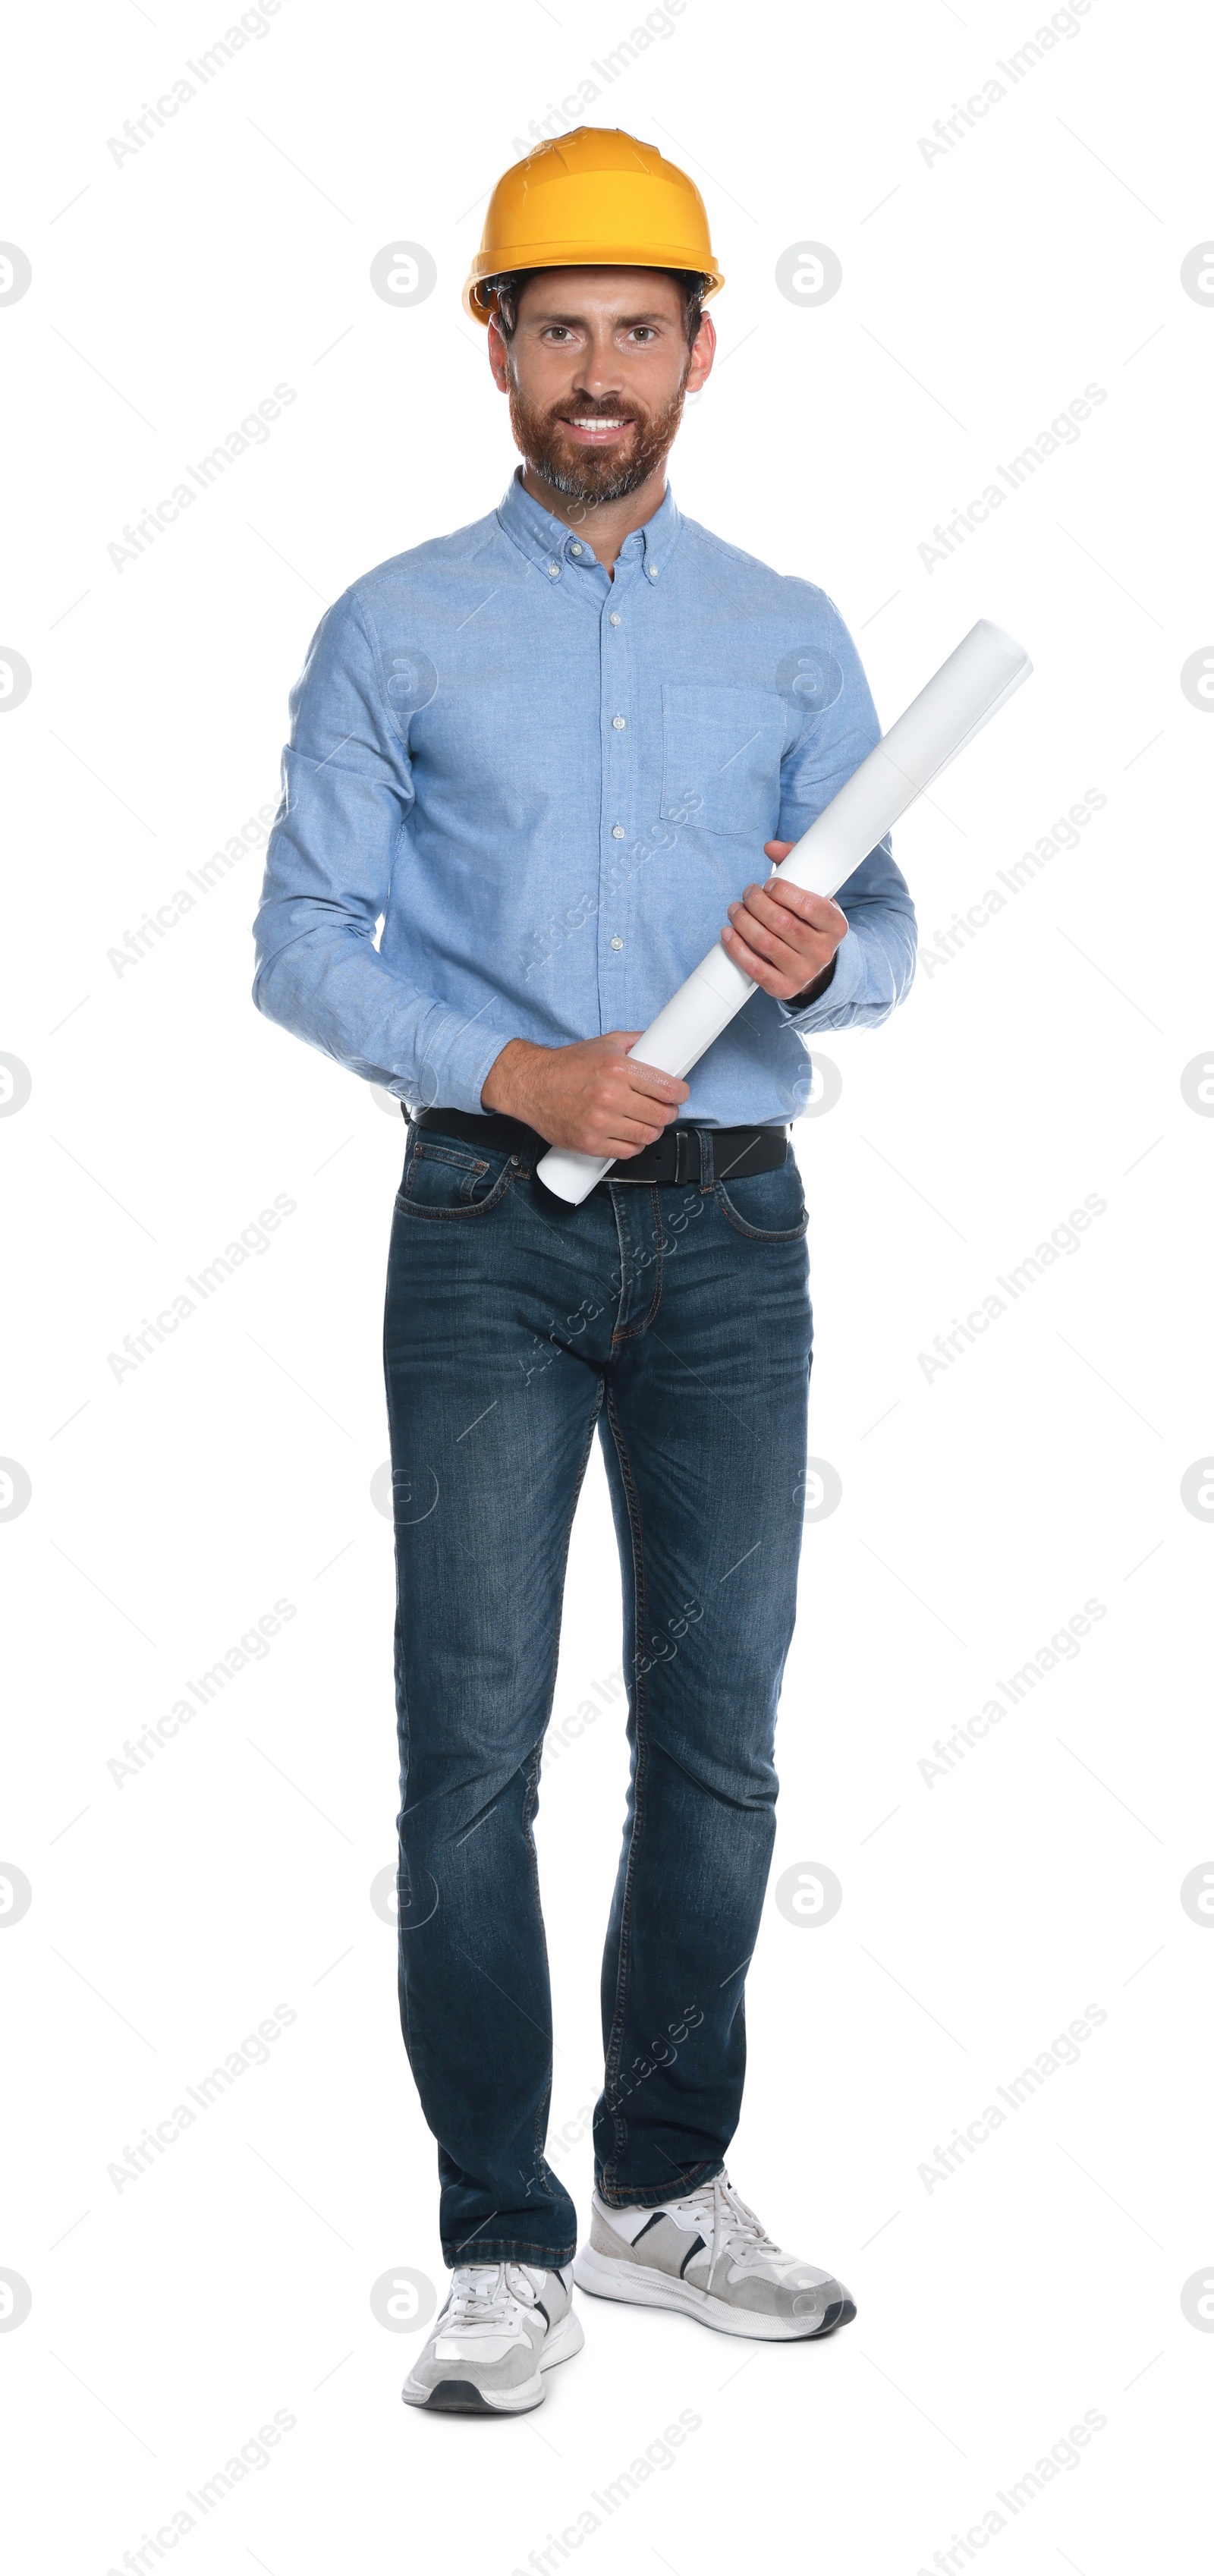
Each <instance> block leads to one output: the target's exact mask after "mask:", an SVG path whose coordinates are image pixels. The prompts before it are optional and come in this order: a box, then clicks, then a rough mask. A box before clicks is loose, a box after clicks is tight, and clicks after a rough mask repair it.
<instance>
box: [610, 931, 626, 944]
mask: <svg viewBox="0 0 1214 2576" xmlns="http://www.w3.org/2000/svg"><path fill="white" fill-rule="evenodd" d="M611 945H612V947H613V948H622V947H623V945H624V942H623V940H622V939H621V938H620V936H619V933H618V932H617V933H616V936H615V938H614V939H613V940H612V943H611Z"/></svg>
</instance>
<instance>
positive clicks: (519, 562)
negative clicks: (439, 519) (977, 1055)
mask: <svg viewBox="0 0 1214 2576" xmlns="http://www.w3.org/2000/svg"><path fill="white" fill-rule="evenodd" d="M879 732H880V727H879V726H878V723H877V718H876V713H875V711H874V707H873V702H872V698H871V696H870V694H869V689H868V684H867V681H866V680H865V677H864V673H863V670H862V668H861V664H860V660H859V656H858V654H857V652H856V649H855V646H854V644H853V643H852V640H851V637H850V636H849V634H848V633H847V630H846V628H845V627H844V625H843V622H842V620H841V618H840V616H839V614H838V611H837V609H836V608H835V607H834V605H833V602H832V601H831V600H829V599H828V598H827V597H826V595H825V593H824V592H823V591H821V590H817V589H815V587H814V585H813V584H812V583H811V582H807V581H799V580H796V579H792V578H789V577H788V576H786V575H782V574H779V573H775V572H771V571H769V570H768V568H767V566H766V565H765V564H761V563H758V562H756V561H755V559H754V557H753V556H751V555H746V554H742V553H741V552H740V551H739V549H738V548H737V547H736V546H729V545H725V544H723V543H722V540H721V539H720V538H719V537H714V536H713V535H711V534H710V532H709V530H708V529H707V528H702V527H699V526H697V524H696V522H695V521H694V520H693V519H685V518H683V517H682V516H681V515H680V513H679V511H678V510H677V509H676V507H675V503H674V498H673V495H672V494H671V493H670V492H669V491H668V492H667V494H666V498H665V500H664V501H663V502H662V505H661V508H660V509H659V510H658V511H656V512H655V515H654V516H653V518H652V519H650V520H649V521H648V523H647V525H646V526H645V527H643V528H638V529H636V530H634V531H633V533H632V535H631V536H629V537H626V538H625V540H624V544H623V546H622V548H621V551H620V555H619V558H618V561H617V563H616V568H615V579H614V581H613V580H612V579H611V578H610V576H609V575H608V573H607V572H606V571H605V570H604V569H603V567H602V566H601V565H600V564H598V563H597V562H596V561H595V558H594V555H593V553H592V552H591V548H590V544H589V540H588V539H586V538H580V537H579V536H578V534H577V532H576V530H573V529H570V528H567V527H566V526H565V524H564V522H563V521H562V520H560V519H556V518H554V517H553V516H552V515H551V513H550V512H549V511H547V510H545V509H543V508H542V507H541V506H540V504H539V503H538V502H536V501H534V500H532V498H531V496H530V494H529V493H527V492H525V491H524V490H523V487H522V484H521V482H520V481H519V479H518V476H517V475H516V477H515V479H514V480H513V482H512V483H511V484H510V487H509V489H508V491H507V493H506V496H505V499H504V500H503V502H502V505H501V508H500V509H498V510H495V511H492V512H491V513H490V515H489V516H488V518H484V519H478V520H476V521H475V522H474V524H473V525H472V526H471V527H467V528H460V529H458V530H457V531H456V533H455V534H454V535H453V536H449V537H437V538H433V539H431V540H430V541H429V542H428V543H427V544H425V545H421V546H414V547H412V548H411V549H410V551H409V552H408V553H407V554H401V555H395V556H393V558H392V560H391V562H389V563H385V564H381V565H380V566H379V568H378V570H377V571H375V572H371V573H368V574H366V575H365V576H364V578H363V579H362V580H361V581H356V582H354V583H353V584H352V586H351V588H350V589H349V590H348V591H346V593H345V594H344V596H343V597H342V598H341V599H339V600H338V601H337V602H336V604H335V606H334V607H332V608H331V609H330V610H329V611H328V613H327V615H326V616H325V617H324V618H322V620H321V623H320V625H319V626H318V628H317V630H316V633H315V635H314V637H313V639H312V643H311V645H310V647H309V650H308V657H307V661H306V663H305V665H304V668H303V672H302V674H301V676H300V678H299V680H298V682H297V683H296V686H295V688H294V690H293V691H292V695H291V740H290V744H289V746H288V748H287V750H286V751H285V753H284V755H283V797H282V801H281V803H280V806H279V810H278V815H277V818H276V820H275V823H274V827H273V830H272V832H271V835H270V842H269V848H268V850H267V854H266V873H265V884H264V887H263V891H262V900H261V907H260V910H259V912H258V915H257V922H256V930H255V936H256V945H257V973H256V978H255V981H254V986H253V994H254V999H255V1001H256V1003H257V1007H258V1009H259V1010H261V1011H264V1012H265V1014H266V1016H267V1017H268V1018H269V1019H272V1020H277V1021H279V1022H280V1023H281V1025H282V1026H283V1027H284V1028H288V1029H292V1030H294V1032H295V1034H296V1035H297V1036H298V1037H302V1038H306V1039H307V1040H308V1042H309V1044H310V1045H312V1046H315V1047H319V1048H320V1049H321V1050H322V1051H323V1052H324V1053H325V1054H326V1055H330V1056H333V1057H335V1058H336V1060H337V1062H338V1063H339V1064H344V1065H346V1066H348V1067H349V1069H350V1071H351V1072H352V1073H356V1074H360V1075H361V1076H362V1078H363V1079H364V1080H365V1081H368V1082H375V1083H379V1084H382V1085H383V1087H384V1088H385V1089H386V1090H388V1091H391V1092H394V1093H395V1094H396V1095H397V1096H398V1097H399V1098H400V1099H402V1100H406V1101H408V1102H409V1103H410V1104H411V1105H412V1106H414V1107H423V1106H424V1107H435V1106H438V1107H442V1108H450V1109H464V1110H474V1111H475V1110H479V1109H481V1108H482V1106H483V1103H482V1101H481V1086H482V1084H483V1083H484V1081H485V1079H486V1076H487V1075H488V1072H489V1069H490V1066H491V1065H492V1064H493V1062H494V1059H495V1057H496V1056H497V1055H498V1054H499V1053H500V1051H501V1049H502V1047H503V1046H505V1044H506V1041H507V1039H508V1038H512V1037H523V1038H530V1039H532V1040H534V1041H535V1042H537V1043H538V1044H539V1045H542V1046H562V1045H567V1044H568V1043H570V1041H572V1040H573V1039H577V1038H590V1037H597V1036H598V1035H599V1034H600V1033H601V1032H602V1031H604V1030H607V1029H644V1028H645V1027H647V1025H648V1023H649V1021H650V1020H651V1019H653V1018H654V1016H655V1015H656V1013H657V1012H658V1010H660V1008H661V1006H662V1004H663V1003H664V1002H666V1001H668V1000H669V999H670V996H671V994H672V993H674V992H675V991H676V990H677V988H678V986H679V985H680V984H681V983H682V982H683V980H684V978H685V976H687V975H688V974H689V973H690V971H691V969H692V967H693V966H695V965H697V964H698V963H699V960H700V958H701V957H702V956H703V955H704V954H705V952H706V951H707V950H708V949H709V948H711V947H712V945H713V943H714V941H716V940H717V939H719V937H720V933H721V929H722V925H723V923H724V922H725V920H726V906H727V904H728V903H730V902H731V901H732V900H734V899H735V898H737V897H739V896H740V895H741V894H742V892H743V890H744V888H745V887H746V886H747V885H749V884H751V883H753V882H756V881H757V882H760V883H761V882H762V880H763V878H764V877H765V876H766V875H767V873H768V862H767V860H766V859H765V858H764V856H763V844H764V842H765V841H768V840H773V839H780V840H786V841H795V840H796V839H798V838H799V836H800V834H801V833H802V832H804V831H805V830H806V829H807V828H808V826H809V824H810V823H812V822H813V820H814V817H815V816H816V815H817V814H819V813H820V812H821V810H822V808H823V806H824V805H826V804H828V803H829V801H830V798H831V797H832V796H833V795H834V793H835V791H836V789H837V788H838V787H840V786H841V785H842V783H843V781H844V779H846V778H848V777H850V775H851V773H852V771H853V770H854V769H855V768H856V767H857V766H858V764H859V762H860V761H861V760H863V758H864V757H865V754H866V753H867V752H869V751H870V750H871V749H872V746H873V744H874V743H875V742H876V741H877V739H878V735H879ZM838 899H839V902H840V904H841V906H842V909H843V911H844V912H845V913H846V915H847V917H848V921H849V924H850V928H849V931H848V935H847V937H846V938H845V939H844V941H843V942H842V945H841V947H840V948H839V950H838V952H837V956H836V962H835V970H834V975H833V978H832V980H831V983H830V985H829V987H828V988H827V990H826V991H825V992H824V993H823V994H822V995H821V997H820V998H819V1000H818V1001H817V1002H815V1003H812V1004H810V1006H809V1007H808V1008H806V1009H802V1010H799V1011H794V1010H791V1009H790V1008H789V1007H788V1005H787V1004H785V1003H783V1002H778V1001H776V1000H775V999H774V998H773V997H772V996H771V995H770V994H767V993H764V992H763V991H762V990H761V989H760V988H758V987H756V989H755V992H754V995H753V998H752V999H751V1000H750V1001H749V1002H748V1003H747V1004H746V1005H745V1007H744V1009H743V1010H742V1011H740V1012H739V1014H738V1016H737V1018H736V1019H735V1020H734V1021H733V1023H732V1025H731V1027H729V1028H728V1029H726V1030H725V1032H724V1033H723V1035H722V1036H721V1037H719V1038H718V1039H717V1040H716V1043H715V1045H714V1046H712V1047H711V1048H710V1049H709V1052H708V1054H707V1055H706V1056H704V1057H702V1058H701V1061H700V1063H699V1064H698V1065H697V1066H696V1067H695V1068H694V1070H693V1072H692V1073H691V1075H690V1076H689V1082H690V1091H691V1096H690V1099H689V1100H688V1101H687V1103H686V1104H685V1106H684V1108H683V1109H682V1110H681V1111H680V1113H679V1114H680V1116H681V1117H684V1118H693V1119H698V1120H701V1121H703V1122H704V1123H706V1124H708V1125H710V1126H738V1125H742V1124H749V1123H752V1122H753V1123H754V1124H756V1125H760V1124H780V1123H782V1122H784V1121H785V1120H787V1119H790V1118H794V1117H796V1115H797V1113H798V1111H799V1110H800V1109H802V1108H803V1107H804V1106H805V1103H806V1101H807V1099H808V1096H809V1088H810V1066H809V1063H808V1061H807V1056H806V1049H805V1045H804V1043H803V1041H804V1040H805V1039H806V1038H807V1037H808V1035H809V1034H810V1033H811V1032H813V1031H815V1030H826V1029H836V1028H842V1027H843V1026H845V1025H847V1024H849V1023H850V1022H853V1021H862V1022H865V1023H867V1024H869V1025H871V1026H874V1027H875V1026H876V1025H877V1023H878V1022H879V1021H881V1020H883V1019H885V1018H887V1017H888V1015H889V1013H890V1012H891V1011H892V1010H893V1009H894V1007H895V1005H896V1004H897V1003H898V1002H899V1001H901V999H902V998H903V995H904V994H905V993H906V991H907V990H908V987H909V985H910V982H911V978H912V975H913V973H914V955H915V916H914V911H913V908H912V905H911V901H910V896H909V894H908V892H907V888H906V884H905V881H904V879H903V877H902V876H901V874H900V873H899V871H898V869H897V868H896V867H895V865H894V862H893V860H892V858H891V856H890V853H889V844H888V842H882V843H881V844H880V846H879V848H878V849H876V850H874V851H873V852H872V853H871V855H870V856H869V857H868V858H866V859H865V860H864V862H863V864H862V865H861V866H860V867H858V868H857V869H856V871H855V873H854V875H853V876H851V877H849V879H848V881H847V884H846V885H845V886H844V887H842V888H841V889H840V893H839V898H838ZM381 923H382V935H381V936H380V938H379V943H378V946H377V944H376V933H377V929H378V928H379V925H380V924H381ZM807 980H808V979H807Z"/></svg>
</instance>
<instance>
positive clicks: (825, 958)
mask: <svg viewBox="0 0 1214 2576" xmlns="http://www.w3.org/2000/svg"><path fill="white" fill-rule="evenodd" d="M795 848H796V843H795V842H794V841H765V842H764V844H763V850H764V855H765V857H767V858H769V859H773V860H774V861H775V862H776V864H777V865H778V864H779V862H780V860H781V859H786V858H787V857H788V853H789V851H790V850H792V849H795ZM846 936H847V922H846V919H845V917H844V915H843V914H842V913H841V912H840V910H839V907H838V904H837V903H832V902H831V899H830V896H829V895H825V894H807V892H806V890H805V888H804V886H798V885H785V884H784V883H783V882H782V881H781V879H780V878H779V877H769V878H768V880H767V882H766V884H765V885H749V886H747V888H746V892H745V894H744V895H743V896H742V898H741V900H740V902H738V903H731V904H730V906H729V926H728V928H727V929H725V930H723V931H722V933H721V939H722V943H723V945H724V948H725V952H726V955H727V956H729V957H732V959H733V961H734V964H735V966H740V967H741V968H742V970H743V973H744V974H747V975H752V976H753V977H754V980H755V983H756V984H761V985H762V987H763V990H764V992H765V993H774V995H775V997H776V999H777V1001H780V1002H792V1001H796V1000H797V999H798V998H800V997H801V996H807V994H808V988H809V986H810V985H812V984H816V983H817V982H818V980H819V978H820V977H824V976H826V975H827V974H828V973H829V970H830V968H831V966H832V965H833V964H834V957H835V950H836V949H837V947H838V946H839V942H840V940H842V939H844V938H846Z"/></svg>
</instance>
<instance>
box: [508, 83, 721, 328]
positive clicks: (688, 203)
mask: <svg viewBox="0 0 1214 2576" xmlns="http://www.w3.org/2000/svg"><path fill="white" fill-rule="evenodd" d="M517 268H681V269H691V270H695V271H698V272H699V274H700V275H702V276H706V277H708V278H710V279H711V281H712V282H711V284H710V285H709V286H707V287H706V288H705V290H704V299H705V302H707V300H708V297H709V296H710V295H715V294H716V292H717V288H718V287H719V286H723V285H724V283H725V280H724V277H723V275H722V273H721V270H720V269H719V268H718V266H717V263H716V260H715V259H714V257H713V254H712V249H711V246H710V243H709V239H708V217H707V215H706V213H705V211H704V200H703V198H702V196H701V195H700V191H699V189H698V188H697V187H696V184H695V182H694V180H693V179H689V178H688V176H687V173H686V171H685V170H680V169H678V168H676V166H675V163H674V162H673V161H666V160H664V159H663V157H662V154H661V153H660V152H659V150H658V148H657V145H656V144H655V143H638V142H637V140H636V137H635V135H632V134H623V133H621V131H620V129H619V128H618V126H617V127H612V128H609V127H607V126H602V125H579V126H578V128H577V130H576V132H575V133H573V134H562V135H560V136H558V138H557V140H556V142H555V143H541V144H540V145H539V146H538V147H537V149H536V150H535V151H534V152H529V153H528V155H527V158H526V160H525V161H516V162H515V164H514V167H513V169H510V170H507V171H506V172H505V173H504V175H503V176H502V177H501V178H500V179H499V180H498V183H497V186H496V188H495V189H494V191H493V194H492V196H491V197H490V199H489V211H488V213H487V215H486V217H485V229H484V233H483V235H482V237H481V246H480V249H479V251H478V252H477V254H476V257H475V259H474V260H473V262H472V269H471V274H470V276H469V278H468V282H467V284H466V286H465V288H464V310H465V312H467V313H470V314H471V315H472V317H473V319H474V321H477V322H488V320H489V316H490V314H491V313H492V311H493V309H494V304H495V301H496V299H495V297H494V295H493V292H492V289H491V288H486V287H484V286H483V285H482V280H483V279H485V278H492V277H502V276H504V275H505V274H506V273H507V271H508V270H510V269H517Z"/></svg>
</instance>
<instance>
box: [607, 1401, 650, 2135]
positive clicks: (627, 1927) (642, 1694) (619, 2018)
mask: <svg viewBox="0 0 1214 2576" xmlns="http://www.w3.org/2000/svg"><path fill="white" fill-rule="evenodd" d="M607 1419H608V1421H609V1423H610V1425H611V1436H612V1439H613V1441H614V1442H615V1452H616V1457H617V1459H618V1460H619V1467H620V1476H621V1480H622V1482H623V1486H624V1492H625V1496H626V1498H627V1502H628V1523H629V1529H630V1531H631V1535H632V1582H633V1612H634V1636H639V1635H641V1634H642V1633H643V1631H644V1626H645V1620H646V1617H647V1612H646V1608H645V1548H644V1541H643V1539H642V1535H641V1513H640V1505H639V1502H638V1500H637V1492H636V1487H635V1485H634V1483H633V1479H632V1469H631V1467H630V1465H629V1461H628V1452H627V1450H626V1448H625V1446H624V1439H623V1433H622V1431H621V1428H620V1420H619V1415H618V1413H617V1411H616V1406H615V1393H614V1389H613V1388H610V1387H609V1388H608V1390H607ZM638 1663H639V1658H638V1657H637V1656H636V1655H635V1654H634V1656H633V1677H634V1688H635V1699H636V1730H637V1767H636V1783H635V1788H634V1792H633V1808H632V1829H631V1831H630V1833H629V1836H628V1860H627V1865H626V1868H625V1874H624V1896H623V1902H622V1904H621V1907H620V1955H619V1961H618V1964H617V1968H616V1999H615V2011H614V2016H613V2020H612V2026H611V2032H610V2036H609V2038H608V2042H607V2048H606V2052H605V2062H604V2070H603V2098H604V2104H605V2107H606V2109H607V2111H608V2113H609V2115H610V2118H611V2123H612V2126H613V2128H614V2131H615V2139H616V2161H617V2162H618V2159H619V2158H620V2156H622V2155H623V2153H624V2150H625V2147H626V2146H627V2143H628V2126H627V2122H626V2121H625V2120H624V2119H623V2118H622V2117H621V2114H620V2111H619V2109H618V2107H617V2106H616V2105H614V2104H613V2103H612V2101H611V2092H612V2088H613V2087H614V2084H615V2082H616V2080H617V2078H618V2076H619V2071H620V2054H621V2050H622V2048H623V2044H624V2015H625V2011H626V2008H627V2000H628V1978H629V1970H630V1968H631V1965H632V1941H631V1932H632V1896H633V1881H634V1876H635V1861H636V1846H637V1841H638V1839H639V1835H640V1832H641V1828H642V1825H643V1822H644V1815H645V1777H646V1772H647V1770H648V1767H649V1740H648V1733H647V1728H646V1719H647V1715H648V1708H647V1697H646V1689H645V1676H644V1674H643V1673H642V1672H640V1671H639V1670H638ZM613 2170H614V2167H613V2166H607V2165H605V2166H604V2172H605V2173H610V2172H612V2171H613Z"/></svg>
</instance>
